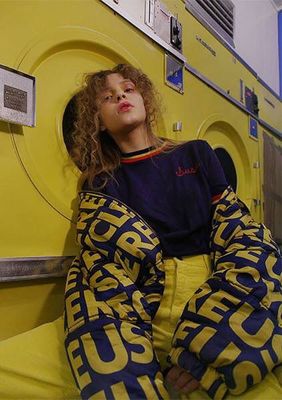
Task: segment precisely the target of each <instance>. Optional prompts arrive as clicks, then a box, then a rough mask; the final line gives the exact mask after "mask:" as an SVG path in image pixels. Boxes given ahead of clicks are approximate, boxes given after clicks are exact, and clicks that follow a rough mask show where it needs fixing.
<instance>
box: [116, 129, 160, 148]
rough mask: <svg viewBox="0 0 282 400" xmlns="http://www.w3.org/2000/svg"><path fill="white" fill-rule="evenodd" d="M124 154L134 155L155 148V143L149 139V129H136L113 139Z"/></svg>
mask: <svg viewBox="0 0 282 400" xmlns="http://www.w3.org/2000/svg"><path fill="white" fill-rule="evenodd" d="M113 139H114V140H115V142H116V144H117V145H118V147H119V149H120V151H121V152H122V153H132V152H134V151H138V150H143V149H146V148H147V147H150V146H153V145H154V144H155V143H154V142H153V139H152V138H150V137H149V135H148V132H147V129H146V128H145V127H144V128H143V129H140V127H139V129H136V130H133V131H131V132H130V133H126V134H125V135H118V136H116V137H113Z"/></svg>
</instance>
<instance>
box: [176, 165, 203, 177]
mask: <svg viewBox="0 0 282 400" xmlns="http://www.w3.org/2000/svg"><path fill="white" fill-rule="evenodd" d="M198 169H199V165H196V166H195V167H190V168H183V167H180V166H179V167H178V168H177V170H176V172H175V173H176V175H177V176H183V175H191V174H196V173H197V172H198Z"/></svg>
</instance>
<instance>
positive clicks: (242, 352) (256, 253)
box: [170, 188, 282, 400]
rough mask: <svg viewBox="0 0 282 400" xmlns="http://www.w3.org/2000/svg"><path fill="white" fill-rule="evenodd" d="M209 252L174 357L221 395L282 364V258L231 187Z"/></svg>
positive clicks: (217, 216)
mask: <svg viewBox="0 0 282 400" xmlns="http://www.w3.org/2000/svg"><path fill="white" fill-rule="evenodd" d="M211 252H212V253H211V257H212V261H213V269H214V273H213V275H212V276H211V278H210V279H209V280H208V281H207V282H205V283H204V284H203V285H202V286H201V287H200V288H199V289H198V290H197V292H196V293H195V294H194V296H193V297H192V298H191V299H190V300H189V302H188V303H187V305H186V307H185V309H184V311H183V314H182V316H181V320H180V322H179V324H178V326H177V328H176V331H175V334H174V339H173V349H172V351H171V353H170V360H171V362H172V363H173V364H178V365H180V366H181V367H183V368H185V369H187V370H189V371H190V372H191V374H192V375H194V377H195V378H196V379H198V380H199V381H201V385H202V387H203V388H204V389H205V390H206V391H207V393H208V394H209V395H210V397H211V398H214V399H217V400H220V399H222V398H223V397H224V396H225V394H226V393H227V392H230V393H232V394H234V395H238V394H241V393H243V392H244V391H245V390H247V389H248V388H249V387H250V386H252V385H254V384H256V383H258V382H260V381H261V380H262V379H263V378H264V376H265V375H266V374H267V373H268V372H269V371H271V370H272V369H273V368H274V367H275V366H277V365H279V364H281V362H282V295H281V283H282V282H281V278H282V261H281V255H280V252H279V248H278V247H277V245H276V244H275V243H274V241H273V240H272V238H271V234H270V232H269V230H268V229H267V228H266V227H265V226H264V225H262V224H258V223H256V222H254V221H253V219H252V218H251V216H250V213H249V210H248V209H247V207H246V206H245V204H244V203H242V202H241V201H240V200H239V199H237V198H236V195H235V193H234V192H233V191H232V190H231V189H230V188H228V189H227V190H226V191H225V192H224V193H223V196H222V198H221V200H220V201H219V203H218V205H217V207H216V210H215V213H214V218H213V226H212V234H211Z"/></svg>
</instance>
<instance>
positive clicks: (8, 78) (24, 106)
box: [0, 65, 35, 126]
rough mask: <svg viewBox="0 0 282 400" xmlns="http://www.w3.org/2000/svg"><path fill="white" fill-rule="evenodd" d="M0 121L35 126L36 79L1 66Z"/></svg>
mask: <svg viewBox="0 0 282 400" xmlns="http://www.w3.org/2000/svg"><path fill="white" fill-rule="evenodd" d="M0 120H3V121H7V122H13V123H14V124H20V125H26V126H35V77H34V76H31V75H27V74H25V73H23V72H20V71H17V70H15V69H12V68H10V67H6V66H5V65H0Z"/></svg>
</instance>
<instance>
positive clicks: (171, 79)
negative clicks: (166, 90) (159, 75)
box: [165, 54, 184, 94]
mask: <svg viewBox="0 0 282 400" xmlns="http://www.w3.org/2000/svg"><path fill="white" fill-rule="evenodd" d="M165 83H166V84H167V85H168V86H170V87H172V88H173V89H174V90H177V91H178V92H179V93H181V94H183V93H184V85H183V64H182V63H181V62H179V61H178V60H176V59H175V58H174V57H172V56H170V55H169V54H166V55H165Z"/></svg>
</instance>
